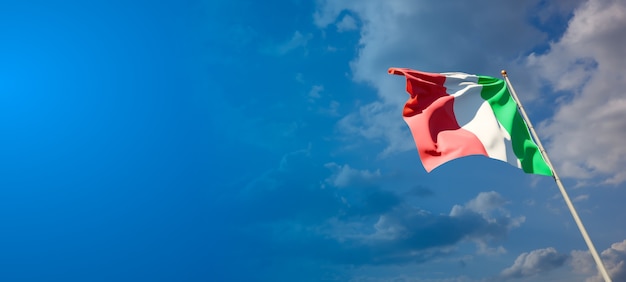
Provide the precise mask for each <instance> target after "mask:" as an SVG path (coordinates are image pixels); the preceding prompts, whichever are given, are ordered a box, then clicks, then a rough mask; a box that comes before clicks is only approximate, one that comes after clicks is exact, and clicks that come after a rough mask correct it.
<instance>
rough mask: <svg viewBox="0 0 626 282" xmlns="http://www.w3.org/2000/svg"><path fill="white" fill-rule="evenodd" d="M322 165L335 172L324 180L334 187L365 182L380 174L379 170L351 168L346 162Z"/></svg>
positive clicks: (378, 176) (376, 177)
mask: <svg viewBox="0 0 626 282" xmlns="http://www.w3.org/2000/svg"><path fill="white" fill-rule="evenodd" d="M324 166H325V167H327V168H330V169H333V170H334V171H335V173H334V174H333V175H332V176H331V177H329V178H328V179H326V182H328V183H331V184H332V185H334V186H335V187H339V188H345V187H349V186H352V185H362V184H366V183H368V182H371V181H372V180H375V179H378V178H380V176H381V174H380V170H375V171H369V170H367V169H364V170H358V169H353V168H351V167H350V166H349V165H347V164H346V165H338V164H336V163H327V164H325V165H324Z"/></svg>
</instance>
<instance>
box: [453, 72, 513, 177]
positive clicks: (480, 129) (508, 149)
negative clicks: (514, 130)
mask: <svg viewBox="0 0 626 282" xmlns="http://www.w3.org/2000/svg"><path fill="white" fill-rule="evenodd" d="M444 75H446V81H445V83H444V87H446V92H447V93H448V94H450V95H452V96H454V97H455V98H454V107H453V109H454V115H455V117H456V120H457V122H458V124H459V126H460V127H461V128H463V129H465V130H467V131H470V132H472V133H474V135H476V137H477V138H478V140H480V142H481V143H482V144H483V146H484V147H485V150H486V151H487V154H488V155H489V157H491V158H494V159H498V160H501V161H505V162H508V163H510V164H511V165H513V166H516V167H520V168H521V163H520V162H519V160H518V159H517V157H515V154H514V153H513V146H512V144H511V136H510V135H509V133H508V132H507V131H506V130H505V129H504V127H502V126H501V125H500V123H499V122H498V120H497V119H496V116H495V115H494V113H493V110H492V109H491V106H490V105H489V103H487V101H485V100H484V99H483V98H482V97H481V96H480V92H481V91H482V85H480V84H478V83H477V82H478V77H477V76H474V75H468V74H464V73H446V74H444Z"/></svg>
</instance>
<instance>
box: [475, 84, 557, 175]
mask: <svg viewBox="0 0 626 282" xmlns="http://www.w3.org/2000/svg"><path fill="white" fill-rule="evenodd" d="M478 83H479V84H482V85H483V90H482V92H481V93H480V95H481V96H482V97H483V99H485V100H486V101H487V102H488V103H489V105H491V108H492V109H493V112H494V113H495V115H496V118H497V119H498V121H499V122H500V123H501V124H502V126H504V128H505V129H506V131H508V132H509V135H510V136H511V143H512V145H513V152H515V156H516V157H517V158H518V159H519V160H520V162H521V164H522V170H524V172H526V173H534V174H543V175H552V171H551V170H550V167H549V166H548V164H546V162H545V161H544V160H543V157H542V156H541V153H540V152H539V148H538V147H537V145H536V144H535V142H534V141H533V140H532V138H531V137H530V132H529V131H528V127H527V126H526V123H525V122H524V119H522V116H521V115H520V114H519V112H518V111H517V104H516V103H515V100H513V98H512V97H511V95H510V94H509V90H508V89H507V87H506V82H505V81H504V80H502V79H497V78H493V77H489V76H479V77H478Z"/></svg>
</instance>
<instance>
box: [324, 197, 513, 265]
mask: <svg viewBox="0 0 626 282" xmlns="http://www.w3.org/2000/svg"><path fill="white" fill-rule="evenodd" d="M504 205H505V201H504V200H502V197H501V196H500V195H499V194H498V193H496V192H485V193H480V194H479V195H478V196H477V197H476V198H474V199H472V200H470V201H469V202H468V203H466V204H465V205H455V206H454V207H453V208H452V210H451V212H450V214H448V215H445V214H433V213H431V212H429V211H426V210H422V209H419V208H416V207H413V206H411V205H407V204H398V205H397V206H395V207H394V208H393V209H391V210H390V211H388V212H386V213H383V214H380V215H377V216H376V218H377V219H376V220H375V222H373V223H372V224H371V225H370V226H368V225H367V224H365V223H364V222H367V221H368V219H367V218H360V219H359V220H358V221H356V222H353V221H351V219H350V218H347V219H339V218H335V219H333V220H331V221H329V224H328V225H327V226H326V227H325V229H324V230H325V231H324V233H325V234H327V236H329V237H331V238H334V239H335V240H337V241H338V242H342V246H343V247H344V248H345V249H344V251H345V252H352V253H361V252H362V251H365V250H367V251H366V253H367V257H362V256H359V260H363V259H365V260H366V261H367V262H366V263H367V264H402V263H408V262H423V261H425V260H428V259H432V258H433V257H437V256H441V255H444V254H446V253H449V252H450V250H451V248H453V247H454V246H455V245H456V244H459V243H461V242H476V243H477V246H478V252H479V253H481V252H482V253H484V252H485V251H484V249H485V247H486V246H488V245H489V244H490V243H493V242H494V241H497V240H500V239H502V238H504V237H506V235H507V234H508V232H509V231H510V230H511V229H513V228H515V227H518V226H519V225H520V224H521V223H522V222H523V221H524V218H523V217H517V218H513V217H511V216H509V215H508V212H507V211H506V210H505V209H504ZM372 218H373V217H370V218H369V219H372ZM497 249H498V250H502V251H503V249H502V248H501V247H500V248H497ZM354 258H355V257H353V259H354ZM352 263H354V262H352ZM362 263H365V262H362Z"/></svg>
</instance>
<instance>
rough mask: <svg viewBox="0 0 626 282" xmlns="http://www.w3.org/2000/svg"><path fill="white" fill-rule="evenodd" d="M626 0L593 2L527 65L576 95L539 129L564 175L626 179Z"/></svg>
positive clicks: (550, 81)
mask: <svg viewBox="0 0 626 282" xmlns="http://www.w3.org/2000/svg"><path fill="white" fill-rule="evenodd" d="M624 46H626V2H624V1H616V0H589V1H587V2H586V3H584V4H583V5H581V6H580V7H579V8H578V9H577V10H576V11H575V13H574V17H573V18H572V19H571V21H570V23H569V26H568V28H567V31H566V32H565V34H564V35H563V37H562V38H561V39H560V40H559V41H557V42H553V43H552V44H551V45H550V49H549V51H548V52H546V53H545V54H540V55H538V54H532V55H530V56H529V57H528V65H529V66H530V67H531V68H534V69H535V71H536V73H538V74H539V75H541V76H543V77H544V78H545V79H546V80H547V81H548V82H549V83H550V85H551V86H552V87H553V88H554V89H556V90H563V91H571V92H572V93H574V97H573V98H572V99H571V100H569V101H565V102H562V103H561V104H559V105H558V109H557V112H556V114H555V116H554V118H552V119H551V120H550V121H549V122H547V123H545V124H544V125H543V126H542V128H541V132H542V133H544V134H545V135H544V136H546V137H547V138H548V140H549V141H550V142H549V146H548V152H549V154H550V156H551V157H552V158H553V159H554V160H555V162H554V163H555V165H556V166H557V171H558V172H560V174H562V176H566V177H573V178H578V179H588V178H591V177H597V176H601V177H607V180H606V181H605V182H606V183H608V184H618V183H622V182H624V181H626V171H624V170H623V169H622V168H623V167H624V166H626V147H624V146H623V140H624V139H626V97H625V96H624V93H623V89H626V74H625V73H624V70H623V68H624V65H626V48H624Z"/></svg>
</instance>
